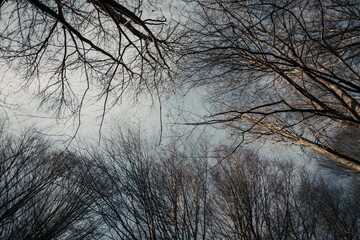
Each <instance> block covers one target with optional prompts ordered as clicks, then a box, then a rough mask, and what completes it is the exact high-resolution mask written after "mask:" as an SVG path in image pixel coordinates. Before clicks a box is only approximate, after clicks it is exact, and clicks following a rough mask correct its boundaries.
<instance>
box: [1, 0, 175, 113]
mask: <svg viewBox="0 0 360 240" xmlns="http://www.w3.org/2000/svg"><path fill="white" fill-rule="evenodd" d="M141 2H143V1H140V2H138V1H124V3H119V2H118V1H114V0H107V1H96V0H94V1H85V0H82V1H75V0H71V1H61V0H52V1H40V0H29V1H18V0H7V1H2V2H1V5H0V6H1V7H0V13H1V27H0V54H1V55H0V57H1V60H2V61H6V62H7V63H9V64H10V65H11V66H13V67H15V69H16V70H17V71H18V73H19V74H22V76H23V77H24V83H23V87H27V86H29V85H30V84H33V83H34V81H35V80H36V79H37V80H38V83H37V84H36V85H37V86H38V88H39V94H40V95H41V97H42V100H43V104H46V106H47V107H48V108H50V109H53V110H56V111H57V113H58V114H59V116H62V115H64V114H79V111H80V110H81V107H82V105H83V101H84V98H85V97H86V94H87V93H88V90H89V89H94V88H93V87H92V86H97V87H98V88H95V89H99V91H98V92H97V98H99V99H103V101H104V111H105V110H107V108H109V107H111V106H113V105H114V104H116V103H117V102H118V101H119V100H120V99H121V96H122V95H123V94H124V92H125V91H135V92H136V93H139V92H141V91H150V92H151V93H152V92H153V91H155V89H158V85H160V84H162V85H166V82H168V81H169V78H170V68H169V65H168V56H167V53H163V51H164V49H168V47H169V46H168V45H167V44H166V39H167V37H168V36H167V33H166V32H165V29H164V26H165V25H164V24H165V21H166V19H164V17H163V16H161V15H160V16H156V17H153V16H152V15H149V14H150V13H151V12H152V11H155V10H154V7H153V5H151V0H150V1H149V2H146V3H145V2H144V3H143V4H141ZM142 15H145V16H146V17H149V18H144V17H142Z"/></svg>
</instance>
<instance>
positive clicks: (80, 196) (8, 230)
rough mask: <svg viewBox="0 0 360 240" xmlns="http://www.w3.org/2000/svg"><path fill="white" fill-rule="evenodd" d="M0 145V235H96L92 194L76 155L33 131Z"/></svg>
mask: <svg viewBox="0 0 360 240" xmlns="http://www.w3.org/2000/svg"><path fill="white" fill-rule="evenodd" d="M1 134H2V136H1V146H0V153H1V157H0V237H1V239H9V240H10V239H61V238H71V239H84V238H91V237H92V238H96V237H97V236H100V235H101V234H100V231H99V229H98V227H99V224H98V223H99V222H98V221H97V218H96V216H94V215H91V212H90V206H91V204H92V199H93V198H92V197H91V194H90V192H89V191H88V188H85V187H84V186H85V185H84V184H83V183H82V182H81V181H82V180H81V179H82V178H81V177H80V176H79V174H78V171H77V169H79V163H80V161H78V160H79V158H78V156H76V155H74V154H67V153H64V152H53V151H52V150H51V147H50V145H49V143H47V142H46V141H44V140H43V139H42V138H41V137H40V136H39V134H36V133H35V132H31V131H30V132H27V133H26V134H24V135H23V136H22V137H19V138H17V137H10V136H9V135H8V134H6V133H5V131H4V130H3V129H2V131H1Z"/></svg>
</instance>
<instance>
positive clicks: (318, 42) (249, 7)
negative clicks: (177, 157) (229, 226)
mask: <svg viewBox="0 0 360 240" xmlns="http://www.w3.org/2000/svg"><path fill="white" fill-rule="evenodd" d="M191 2H193V4H194V6H196V7H197V8H195V10H194V12H196V13H197V15H193V16H194V17H192V20H191V23H193V24H189V25H187V34H188V35H187V38H188V39H191V40H190V41H189V42H192V44H191V47H190V48H187V49H186V50H185V51H184V55H185V56H187V57H186V61H188V62H190V64H189V65H186V66H187V69H190V74H191V75H192V76H194V75H195V76H196V77H191V78H189V79H188V81H190V83H191V84H192V85H206V86H207V87H208V88H209V90H210V93H211V94H210V96H209V98H211V101H212V102H213V103H215V108H214V113H213V114H211V115H210V116H208V117H207V118H206V119H205V121H204V122H203V123H202V124H214V123H216V124H218V123H221V124H224V125H225V126H226V128H227V129H233V130H234V132H237V133H239V134H240V135H241V134H247V133H250V134H251V135H252V136H257V137H262V138H266V139H272V140H276V141H286V142H292V143H295V144H299V145H303V146H306V147H310V148H312V149H314V150H316V151H318V152H321V153H322V154H325V155H327V156H330V157H331V158H333V159H334V160H336V161H338V162H340V163H341V164H343V165H345V166H348V167H350V168H353V169H356V170H360V167H359V166H360V165H359V160H358V159H356V158H353V157H351V156H347V155H346V154H341V153H340V152H338V151H336V150H335V149H334V148H332V147H331V143H330V142H329V141H330V139H331V137H332V136H333V133H334V128H339V127H347V126H353V127H355V128H359V127H360V72H359V54H360V41H359V40H360V38H359V36H360V35H359V33H360V29H359V19H360V18H359V16H360V4H359V2H358V1H296V0H292V1H257V0H254V1H246V2H244V1H212V0H209V1H191ZM243 136H244V135H243Z"/></svg>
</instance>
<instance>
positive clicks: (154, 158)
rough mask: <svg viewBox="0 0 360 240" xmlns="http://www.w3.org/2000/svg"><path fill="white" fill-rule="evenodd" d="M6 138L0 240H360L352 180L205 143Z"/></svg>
mask: <svg viewBox="0 0 360 240" xmlns="http://www.w3.org/2000/svg"><path fill="white" fill-rule="evenodd" d="M1 133H2V135H1V146H0V180H1V181H0V183H1V184H0V193H1V194H0V238H1V239H4V240H6V239H9V240H12V239H19V240H21V239H114V240H115V239H134V240H137V239H184V240H185V239H274V240H275V239H276V240H277V239H309V240H310V239H311V240H313V239H358V238H359V237H360V225H359V224H360V202H359V199H360V198H359V197H360V195H359V194H360V191H359V182H358V178H357V176H356V175H354V176H353V178H348V179H343V181H344V183H343V184H339V183H336V182H335V181H333V182H328V183H326V182H327V181H326V180H325V179H322V178H321V177H319V176H316V175H314V174H312V173H310V172H308V171H306V170H304V169H300V168H298V167H295V166H294V165H293V164H291V163H290V162H287V161H277V162H274V161H270V160H268V159H264V158H261V157H259V156H257V155H256V154H255V153H254V152H252V151H249V150H244V149H243V150H239V151H237V152H235V153H233V154H231V155H229V151H232V149H229V148H227V147H225V146H219V147H218V148H217V150H216V151H214V152H213V150H210V148H209V145H208V143H207V140H206V139H203V140H202V141H197V143H192V144H190V143H189V144H188V145H186V146H184V145H183V144H180V143H178V142H172V143H170V144H169V145H167V146H165V148H164V150H163V151H159V150H158V149H156V148H154V146H155V145H153V144H151V142H149V141H146V140H145V139H143V138H141V137H140V135H139V133H138V132H134V131H128V132H121V131H114V132H113V134H112V135H111V136H110V137H109V138H108V139H107V140H106V141H105V142H103V146H102V147H96V148H94V149H90V148H87V149H86V153H83V154H80V153H78V154H75V153H71V152H69V151H66V152H63V151H60V150H59V149H58V148H57V149H56V148H54V146H53V145H52V144H51V143H49V142H46V141H45V140H44V139H43V138H42V137H40V136H39V135H38V134H37V133H35V132H32V131H28V132H27V133H25V134H24V135H23V136H22V137H11V136H10V135H8V134H6V132H5V131H4V129H3V130H2V131H1ZM213 154H215V155H213ZM224 155H225V156H227V157H226V158H223V156H224ZM214 156H216V158H215V159H216V160H214ZM219 160H220V161H219ZM345 186H346V187H345Z"/></svg>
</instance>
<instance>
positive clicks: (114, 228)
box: [87, 131, 211, 239]
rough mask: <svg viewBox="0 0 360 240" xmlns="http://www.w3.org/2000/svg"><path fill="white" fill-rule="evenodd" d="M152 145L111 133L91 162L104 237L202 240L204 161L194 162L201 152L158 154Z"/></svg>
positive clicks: (207, 194) (206, 210) (207, 219)
mask: <svg viewBox="0 0 360 240" xmlns="http://www.w3.org/2000/svg"><path fill="white" fill-rule="evenodd" d="M153 144H154V143H151V142H148V141H146V140H145V139H143V138H142V137H141V136H140V134H139V132H138V131H126V132H121V131H119V132H116V133H115V132H113V135H112V136H111V137H109V138H108V139H107V140H104V145H105V146H104V148H103V151H101V152H100V154H93V156H92V158H91V159H92V161H91V162H90V163H89V165H90V166H89V171H87V172H88V173H89V182H91V183H92V184H91V186H92V189H93V191H94V192H95V194H96V195H97V196H98V197H97V199H98V200H97V201H98V203H97V209H98V212H99V215H100V216H101V217H102V218H103V221H104V223H105V225H106V226H107V227H108V229H109V230H108V232H109V234H108V237H109V238H111V239H206V238H207V237H208V236H210V231H211V230H210V229H211V228H210V226H211V191H210V189H209V182H208V181H209V179H208V177H207V176H208V175H207V169H206V164H205V162H204V161H207V159H206V157H205V158H203V160H204V161H201V162H199V161H196V160H194V159H193V158H196V157H197V156H198V154H200V153H202V150H198V151H192V150H191V151H190V149H187V150H189V151H186V149H184V148H182V149H183V150H184V151H182V150H180V148H181V147H180V144H179V145H178V144H174V143H173V144H171V145H169V146H167V147H165V148H164V151H160V152H157V151H155V150H154V146H155V145H153ZM197 146H198V145H197ZM194 149H195V148H194ZM97 151H98V150H97ZM192 157H193V158H192Z"/></svg>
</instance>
